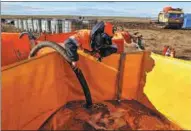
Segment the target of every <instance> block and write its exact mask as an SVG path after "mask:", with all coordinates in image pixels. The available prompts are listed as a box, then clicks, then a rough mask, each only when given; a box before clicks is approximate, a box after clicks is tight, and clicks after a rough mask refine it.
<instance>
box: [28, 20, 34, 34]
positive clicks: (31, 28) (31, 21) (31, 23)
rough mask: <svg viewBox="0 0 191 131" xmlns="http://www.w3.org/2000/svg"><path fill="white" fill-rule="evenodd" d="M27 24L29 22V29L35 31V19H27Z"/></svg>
mask: <svg viewBox="0 0 191 131" xmlns="http://www.w3.org/2000/svg"><path fill="white" fill-rule="evenodd" d="M27 24H28V29H29V31H34V26H33V20H32V19H28V20H27Z"/></svg>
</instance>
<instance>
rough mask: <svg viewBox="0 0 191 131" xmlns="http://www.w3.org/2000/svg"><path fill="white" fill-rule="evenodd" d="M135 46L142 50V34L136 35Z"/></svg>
mask: <svg viewBox="0 0 191 131" xmlns="http://www.w3.org/2000/svg"><path fill="white" fill-rule="evenodd" d="M137 47H138V49H139V50H144V49H145V48H144V46H143V36H142V35H139V36H138V37H137Z"/></svg>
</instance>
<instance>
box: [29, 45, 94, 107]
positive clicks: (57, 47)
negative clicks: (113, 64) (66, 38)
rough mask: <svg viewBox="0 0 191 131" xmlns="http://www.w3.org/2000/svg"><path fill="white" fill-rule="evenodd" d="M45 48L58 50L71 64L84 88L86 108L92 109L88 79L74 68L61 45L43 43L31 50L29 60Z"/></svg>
mask: <svg viewBox="0 0 191 131" xmlns="http://www.w3.org/2000/svg"><path fill="white" fill-rule="evenodd" d="M45 47H50V48H53V49H54V50H56V51H57V52H58V53H59V54H60V55H61V56H62V57H63V58H64V59H65V60H66V61H67V62H68V63H69V64H70V67H71V68H72V70H73V71H74V72H75V74H76V76H77V78H78V80H79V82H80V84H81V86H82V89H83V92H84V95H85V99H86V108H88V107H91V106H92V98H91V93H90V90H89V87H88V84H87V82H86V79H85V77H84V75H83V73H82V71H81V70H80V69H79V68H73V66H72V64H71V62H72V61H71V60H70V59H69V58H68V57H67V55H66V51H65V49H64V48H63V47H62V46H61V45H59V44H57V43H55V42H50V41H44V42H41V43H39V44H38V45H36V46H35V47H34V48H33V49H32V50H31V52H30V54H29V57H28V58H29V59H30V58H31V57H34V56H35V55H36V54H37V53H38V51H39V50H40V49H42V48H45Z"/></svg>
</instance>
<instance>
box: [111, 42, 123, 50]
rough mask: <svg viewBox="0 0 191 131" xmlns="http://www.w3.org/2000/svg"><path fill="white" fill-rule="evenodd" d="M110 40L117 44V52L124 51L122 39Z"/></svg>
mask: <svg viewBox="0 0 191 131" xmlns="http://www.w3.org/2000/svg"><path fill="white" fill-rule="evenodd" d="M112 42H113V43H114V44H116V45H117V53H123V52H124V40H123V39H112Z"/></svg>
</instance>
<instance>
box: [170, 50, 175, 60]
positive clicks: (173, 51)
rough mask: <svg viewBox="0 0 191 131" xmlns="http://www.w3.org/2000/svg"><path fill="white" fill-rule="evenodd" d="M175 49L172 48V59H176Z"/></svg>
mask: <svg viewBox="0 0 191 131" xmlns="http://www.w3.org/2000/svg"><path fill="white" fill-rule="evenodd" d="M175 53H176V52H175V49H174V48H171V52H170V57H173V58H175Z"/></svg>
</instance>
